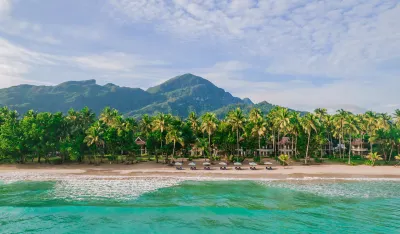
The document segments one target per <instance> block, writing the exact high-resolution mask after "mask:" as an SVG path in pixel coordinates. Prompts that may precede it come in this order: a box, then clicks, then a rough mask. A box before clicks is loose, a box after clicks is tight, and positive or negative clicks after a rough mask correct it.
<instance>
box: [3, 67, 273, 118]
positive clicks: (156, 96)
mask: <svg viewBox="0 0 400 234" xmlns="http://www.w3.org/2000/svg"><path fill="white" fill-rule="evenodd" d="M0 105H1V106H8V107H9V108H11V109H15V110H17V111H18V112H20V113H25V112H27V111H28V110H31V109H34V110H37V111H40V112H43V111H48V112H58V111H60V112H64V113H66V112H67V111H68V110H69V109H71V108H73V109H82V108H83V107H85V106H88V107H89V108H91V109H92V110H93V111H94V112H96V113H97V114H98V113H100V112H101V110H102V109H104V108H105V107H106V106H110V107H113V108H115V109H117V110H119V111H120V112H121V113H123V114H124V115H127V116H134V117H139V116H141V115H143V114H150V115H154V114H157V113H160V112H163V113H172V114H174V115H178V116H181V117H186V116H187V115H188V114H189V113H190V112H191V111H194V112H196V113H197V114H203V113H205V112H207V111H215V112H216V113H217V115H218V116H224V115H225V114H226V113H227V112H228V111H229V110H232V109H234V108H236V107H238V106H240V107H241V108H242V109H243V110H244V111H245V112H249V111H250V109H251V108H253V107H257V108H260V109H262V110H263V111H264V112H268V111H269V110H270V109H271V108H273V107H274V105H272V104H269V103H267V102H262V103H259V104H253V103H252V102H251V100H250V99H248V98H245V99H243V100H242V99H240V98H237V97H234V96H232V95H231V94H230V93H229V92H225V90H223V89H221V88H219V87H217V86H215V85H214V84H213V83H211V82H210V81H208V80H206V79H204V78H201V77H199V76H195V75H192V74H184V75H181V76H177V77H174V78H172V79H170V80H168V81H166V82H164V83H162V84H160V85H158V86H155V87H152V88H149V89H148V90H147V91H145V90H142V89H139V88H127V87H119V86H117V85H114V84H107V85H103V86H102V85H98V84H96V81H95V80H87V81H69V82H65V83H62V84H59V85H57V86H33V85H19V86H14V87H10V88H5V89H0Z"/></svg>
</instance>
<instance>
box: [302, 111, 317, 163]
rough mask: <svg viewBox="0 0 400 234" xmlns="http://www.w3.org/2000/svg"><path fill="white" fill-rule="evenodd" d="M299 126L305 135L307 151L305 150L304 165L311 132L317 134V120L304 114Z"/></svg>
mask: <svg viewBox="0 0 400 234" xmlns="http://www.w3.org/2000/svg"><path fill="white" fill-rule="evenodd" d="M301 126H302V127H303V130H304V132H305V133H306V134H307V136H308V138H307V149H306V157H305V161H304V163H305V164H307V160H308V158H309V155H308V151H309V147H310V139H311V133H312V131H315V132H316V133H317V126H318V118H317V117H316V116H315V115H314V114H311V113H308V114H306V115H305V116H304V117H303V118H302V119H301Z"/></svg>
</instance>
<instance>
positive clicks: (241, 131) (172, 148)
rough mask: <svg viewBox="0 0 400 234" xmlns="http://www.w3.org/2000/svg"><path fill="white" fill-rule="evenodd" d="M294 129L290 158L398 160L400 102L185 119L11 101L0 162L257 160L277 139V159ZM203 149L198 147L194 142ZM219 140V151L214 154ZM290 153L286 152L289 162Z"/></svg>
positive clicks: (1, 116) (2, 123)
mask: <svg viewBox="0 0 400 234" xmlns="http://www.w3.org/2000/svg"><path fill="white" fill-rule="evenodd" d="M137 137H141V138H142V139H145V140H146V142H147V153H148V154H147V155H141V151H140V146H139V145H137V144H136V143H135V139H136V138H137ZM282 137H289V138H290V139H291V141H290V142H291V143H290V144H291V145H292V148H293V151H294V152H295V153H294V154H293V155H292V156H291V158H290V160H297V161H301V162H304V163H309V162H310V160H312V159H313V160H314V161H318V162H320V161H321V159H322V158H330V159H332V160H336V161H338V162H339V161H340V162H346V163H348V164H352V163H353V162H354V161H357V160H360V159H361V158H362V159H365V160H367V159H369V162H370V165H376V162H377V161H381V162H384V163H393V164H396V160H400V110H397V111H396V112H395V113H394V114H393V115H392V116H391V115H388V114H379V113H374V112H367V113H365V114H357V115H355V114H352V113H350V112H347V111H344V110H339V111H338V112H337V113H335V114H333V115H330V114H328V113H327V111H326V110H325V109H317V110H315V112H314V113H307V114H306V115H300V114H299V113H298V112H294V111H290V110H288V109H286V108H282V107H275V108H274V109H272V110H271V111H270V112H269V113H262V111H261V110H259V109H252V110H251V111H250V113H249V114H248V115H247V114H245V113H244V112H243V111H242V110H241V109H240V108H237V109H234V110H232V111H230V112H229V113H228V114H227V116H226V117H225V118H222V119H218V118H217V116H216V115H215V114H214V113H210V112H207V113H205V114H203V115H202V116H197V115H196V114H195V113H194V112H192V113H190V114H189V116H188V117H187V118H186V119H182V118H180V117H178V116H173V115H171V114H158V115H155V116H149V115H143V116H142V117H141V118H139V119H134V118H124V117H123V115H122V114H121V113H119V112H118V111H117V110H115V109H111V108H108V107H107V108H105V109H104V110H103V111H102V112H101V114H100V115H99V116H98V117H96V115H95V114H94V112H93V111H91V110H90V109H89V108H83V109H82V110H80V111H76V110H70V111H69V112H68V113H67V114H62V113H48V112H41V113H38V112H35V111H28V112H27V113H25V114H24V115H19V114H18V113H17V112H16V111H13V110H10V109H8V108H6V107H3V108H1V109H0V160H1V161H2V162H18V163H27V162H38V163H65V162H81V163H83V162H87V163H96V164H98V163H101V162H103V161H104V160H108V161H112V162H128V161H136V160H138V159H139V160H144V159H146V160H157V161H158V160H159V158H160V157H162V158H164V159H165V160H168V158H170V157H178V156H179V157H188V158H193V157H204V158H207V157H208V158H210V159H212V160H215V159H218V158H221V157H226V158H227V159H228V160H231V161H234V160H243V158H244V156H240V157H239V155H238V152H239V151H241V150H242V151H243V152H247V155H246V156H247V157H254V160H255V161H260V158H261V157H260V155H259V152H258V151H257V149H259V148H261V147H263V146H265V145H266V144H268V143H269V144H273V146H274V149H275V152H274V153H273V155H271V156H272V157H275V158H276V159H277V160H278V157H279V156H280V153H279V152H278V150H276V149H277V144H278V142H279V140H280V139H282ZM354 139H359V141H361V142H362V143H363V144H365V145H366V147H368V150H369V152H370V154H369V155H368V156H364V157H360V156H359V155H354V153H353V151H352V150H351V149H352V142H353V141H354ZM329 142H332V143H333V145H334V146H343V147H336V150H334V151H332V152H331V154H330V155H327V153H326V151H325V150H324V149H325V148H324V147H325V146H326V145H327V144H328V143H329ZM193 147H195V148H197V149H202V150H203V152H204V154H202V155H197V153H196V154H195V155H193V154H191V153H190V150H191V149H192V148H193ZM216 148H218V150H219V152H222V153H221V154H219V155H217V154H213V152H214V150H215V149H216ZM288 160H289V157H287V156H285V157H281V158H280V161H283V162H284V164H286V162H288Z"/></svg>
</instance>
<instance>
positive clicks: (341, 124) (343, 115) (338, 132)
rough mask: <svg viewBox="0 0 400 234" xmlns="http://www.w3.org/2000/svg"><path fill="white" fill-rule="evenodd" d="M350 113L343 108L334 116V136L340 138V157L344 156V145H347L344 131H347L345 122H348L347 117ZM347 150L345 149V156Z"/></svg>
mask: <svg viewBox="0 0 400 234" xmlns="http://www.w3.org/2000/svg"><path fill="white" fill-rule="evenodd" d="M348 115H349V112H347V111H345V110H343V109H341V110H338V111H337V114H336V115H335V116H334V119H333V122H334V127H335V129H334V130H335V132H334V136H336V137H337V138H338V139H339V145H340V147H339V154H340V157H342V145H344V146H345V143H344V132H345V124H346V119H347V116H348ZM344 154H345V152H344V151H343V157H344Z"/></svg>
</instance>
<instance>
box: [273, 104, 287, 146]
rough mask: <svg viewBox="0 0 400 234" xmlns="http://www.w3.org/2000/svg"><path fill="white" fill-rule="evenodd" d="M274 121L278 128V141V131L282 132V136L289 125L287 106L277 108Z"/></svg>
mask: <svg viewBox="0 0 400 234" xmlns="http://www.w3.org/2000/svg"><path fill="white" fill-rule="evenodd" d="M274 122H275V124H276V126H277V129H278V141H280V133H281V132H283V136H285V133H286V132H287V130H288V127H289V125H290V112H289V110H288V109H287V108H282V107H279V108H278V109H277V112H276V115H275V121H274Z"/></svg>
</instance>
